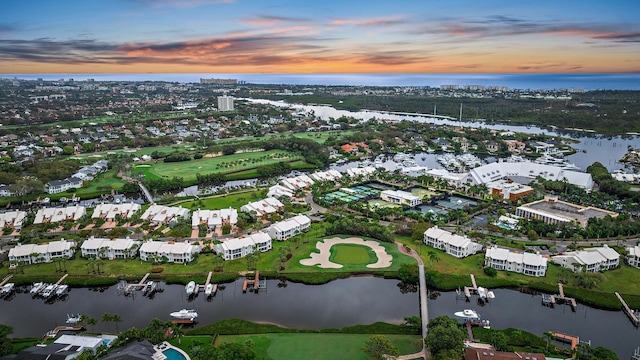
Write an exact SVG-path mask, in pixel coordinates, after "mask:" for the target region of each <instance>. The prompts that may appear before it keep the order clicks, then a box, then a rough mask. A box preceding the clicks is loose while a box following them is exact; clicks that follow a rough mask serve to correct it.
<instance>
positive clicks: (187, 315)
mask: <svg viewBox="0 0 640 360" xmlns="http://www.w3.org/2000/svg"><path fill="white" fill-rule="evenodd" d="M169 316H171V317H172V318H175V319H188V320H193V319H195V318H197V317H198V313H197V312H196V311H195V310H191V309H182V310H178V311H174V312H172V313H170V314H169Z"/></svg>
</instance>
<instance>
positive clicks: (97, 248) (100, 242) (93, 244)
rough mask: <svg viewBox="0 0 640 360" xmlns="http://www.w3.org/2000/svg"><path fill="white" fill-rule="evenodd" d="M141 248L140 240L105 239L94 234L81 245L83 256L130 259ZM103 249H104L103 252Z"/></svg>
mask: <svg viewBox="0 0 640 360" xmlns="http://www.w3.org/2000/svg"><path fill="white" fill-rule="evenodd" d="M139 248H140V241H134V240H132V239H129V238H128V237H127V238H126V239H113V240H112V239H104V238H94V237H93V236H92V237H90V238H88V239H87V240H85V241H84V242H83V243H82V245H81V246H80V250H81V251H82V257H92V258H103V259H109V260H113V259H130V258H133V257H135V256H136V254H137V253H138V249H139ZM101 249H104V250H102V252H101Z"/></svg>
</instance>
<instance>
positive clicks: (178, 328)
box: [173, 325, 184, 344]
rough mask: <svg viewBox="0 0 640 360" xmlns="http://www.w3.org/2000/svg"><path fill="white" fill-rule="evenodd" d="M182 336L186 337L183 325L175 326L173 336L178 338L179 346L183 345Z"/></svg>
mask: <svg viewBox="0 0 640 360" xmlns="http://www.w3.org/2000/svg"><path fill="white" fill-rule="evenodd" d="M182 335H184V331H182V325H175V326H174V327H173V336H175V337H177V338H178V344H182V340H181V338H182Z"/></svg>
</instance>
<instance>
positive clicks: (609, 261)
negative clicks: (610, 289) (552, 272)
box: [551, 245, 620, 272]
mask: <svg viewBox="0 0 640 360" xmlns="http://www.w3.org/2000/svg"><path fill="white" fill-rule="evenodd" d="M551 259H552V260H553V262H554V263H556V264H558V265H560V266H563V267H566V268H569V269H571V270H573V271H574V272H577V271H582V270H584V271H586V272H596V271H604V270H611V269H615V268H617V267H618V266H619V265H620V254H618V253H617V252H616V251H615V250H613V249H612V248H610V247H608V246H607V245H603V246H602V247H595V248H587V249H583V250H580V251H570V252H567V253H565V254H562V255H557V256H554V257H552V258H551Z"/></svg>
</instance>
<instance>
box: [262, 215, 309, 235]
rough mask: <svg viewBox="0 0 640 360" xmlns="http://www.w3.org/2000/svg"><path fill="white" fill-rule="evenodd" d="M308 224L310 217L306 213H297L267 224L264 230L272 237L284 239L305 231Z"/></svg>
mask: <svg viewBox="0 0 640 360" xmlns="http://www.w3.org/2000/svg"><path fill="white" fill-rule="evenodd" d="M310 226H311V219H309V218H308V217H307V216H306V215H297V216H294V217H292V218H290V219H287V220H284V221H280V222H277V223H275V224H273V225H271V226H269V227H268V228H267V229H266V232H267V233H268V234H269V235H270V236H271V238H272V239H276V240H286V239H288V238H290V237H292V236H295V235H297V234H300V233H302V232H305V231H307V230H308V229H309V227H310Z"/></svg>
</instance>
